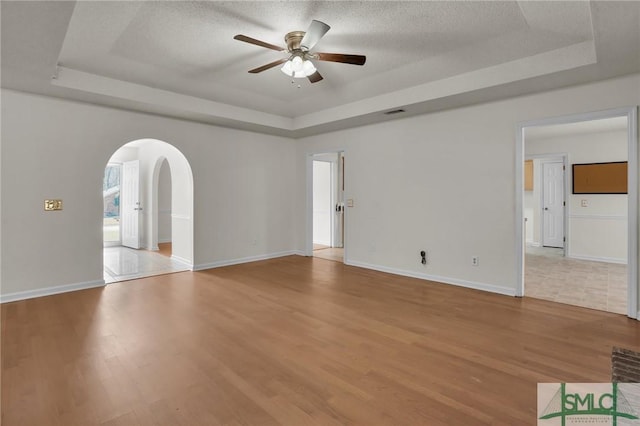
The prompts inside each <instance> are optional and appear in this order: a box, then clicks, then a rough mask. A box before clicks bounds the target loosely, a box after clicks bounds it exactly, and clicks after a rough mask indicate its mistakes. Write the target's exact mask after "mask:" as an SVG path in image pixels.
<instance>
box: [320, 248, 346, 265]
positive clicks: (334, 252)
mask: <svg viewBox="0 0 640 426" xmlns="http://www.w3.org/2000/svg"><path fill="white" fill-rule="evenodd" d="M313 257H319V258H321V259H326V260H333V261H334V262H344V249H343V248H339V247H327V246H324V247H322V248H314V249H313Z"/></svg>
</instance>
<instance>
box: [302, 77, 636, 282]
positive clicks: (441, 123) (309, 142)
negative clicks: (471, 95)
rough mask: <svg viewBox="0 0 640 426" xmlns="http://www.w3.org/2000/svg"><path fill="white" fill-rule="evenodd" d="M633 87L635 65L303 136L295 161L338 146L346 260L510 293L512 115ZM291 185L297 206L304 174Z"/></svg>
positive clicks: (602, 99) (567, 106) (584, 105)
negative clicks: (612, 74)
mask: <svg viewBox="0 0 640 426" xmlns="http://www.w3.org/2000/svg"><path fill="white" fill-rule="evenodd" d="M639 87H640V75H634V76H628V77H623V78H619V79H614V80H609V81H604V82H600V83H596V84H589V85H583V86H575V87H571V88H566V89H562V90H556V91H551V92H544V93H540V94H535V95H530V96H523V97H518V98H513V99H508V100H503V101H497V102H492V103H487V104H480V105H475V106H470V107H466V108H459V109H454V110H449V111H442V112H436V113H431V114H427V115H421V116H415V117H408V118H405V119H399V120H395V121H390V122H385V123H380V124H375V125H368V126H363V127H358V128H353V129H348V130H343V131H338V132H333V133H330V134H324V135H318V136H312V137H307V138H304V139H302V140H301V141H300V145H299V150H298V163H303V162H304V161H305V157H306V156H307V155H308V153H312V152H327V151H334V150H340V149H343V148H344V149H345V161H346V164H347V167H346V171H345V172H346V190H345V198H347V199H349V198H351V199H353V200H354V207H352V208H347V209H346V242H345V244H346V247H347V252H346V254H347V258H346V263H348V264H352V265H360V266H365V267H370V268H375V269H380V270H387V271H392V272H396V273H402V274H406V275H413V276H419V277H423V278H434V279H438V280H441V281H445V282H450V283H455V284H460V285H468V286H473V287H477V288H484V289H489V290H492V291H498V292H503V293H506V294H515V291H516V288H517V286H518V283H517V261H516V250H515V247H516V233H515V230H516V217H515V215H516V208H515V194H516V192H515V191H516V190H515V160H516V159H515V152H516V129H517V125H518V123H520V122H524V121H529V120H536V119H541V118H545V117H552V116H560V115H568V114H577V113H582V112H589V111H599V110H604V109H610V108H619V107H621V106H628V105H637V104H639V103H640V91H639V90H638V88H639ZM406 109H408V110H410V107H409V106H408V107H407V108H406ZM298 193H299V194H300V195H299V198H300V201H299V207H298V209H299V210H300V211H303V210H304V200H305V183H304V179H300V184H299V186H298ZM307 221H308V214H307V215H305V214H301V215H300V216H299V227H300V229H301V231H300V233H299V235H300V239H299V241H298V247H300V248H301V249H302V248H303V247H305V235H306V234H305V229H307V230H308V229H309V228H308V222H307ZM307 232H308V231H307ZM422 249H425V250H427V251H428V258H429V263H428V264H427V265H426V266H422V265H421V264H420V256H419V252H420V250H422ZM472 256H479V258H480V264H479V266H472V265H471V257H472Z"/></svg>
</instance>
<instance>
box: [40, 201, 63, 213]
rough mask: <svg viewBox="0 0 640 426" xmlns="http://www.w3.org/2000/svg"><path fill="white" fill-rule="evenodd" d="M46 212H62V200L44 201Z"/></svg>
mask: <svg viewBox="0 0 640 426" xmlns="http://www.w3.org/2000/svg"><path fill="white" fill-rule="evenodd" d="M44 210H45V211H47V212H50V211H54V210H62V200H44Z"/></svg>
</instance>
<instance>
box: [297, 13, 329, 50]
mask: <svg viewBox="0 0 640 426" xmlns="http://www.w3.org/2000/svg"><path fill="white" fill-rule="evenodd" d="M329 28H331V27H330V26H328V25H327V24H325V23H324V22H320V21H316V20H315V19H314V20H313V21H311V25H309V29H307V32H306V33H305V35H304V37H303V38H302V41H301V42H300V47H302V48H304V49H306V50H311V49H313V46H315V45H316V43H317V42H319V41H320V39H321V38H322V37H323V36H324V35H325V34H326V33H327V31H329Z"/></svg>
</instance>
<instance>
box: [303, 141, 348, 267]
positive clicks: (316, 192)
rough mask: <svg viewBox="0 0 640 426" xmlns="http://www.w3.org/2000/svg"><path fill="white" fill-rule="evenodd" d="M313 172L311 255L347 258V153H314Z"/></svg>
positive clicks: (339, 258)
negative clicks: (345, 161)
mask: <svg viewBox="0 0 640 426" xmlns="http://www.w3.org/2000/svg"><path fill="white" fill-rule="evenodd" d="M310 172H311V179H310V181H311V188H310V189H311V191H310V193H311V243H312V250H311V255H312V256H314V257H318V258H322V259H326V260H332V261H336V262H344V259H345V256H344V229H345V221H344V213H345V211H344V153H343V152H342V151H338V152H329V153H322V154H314V155H312V156H311V157H310Z"/></svg>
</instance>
